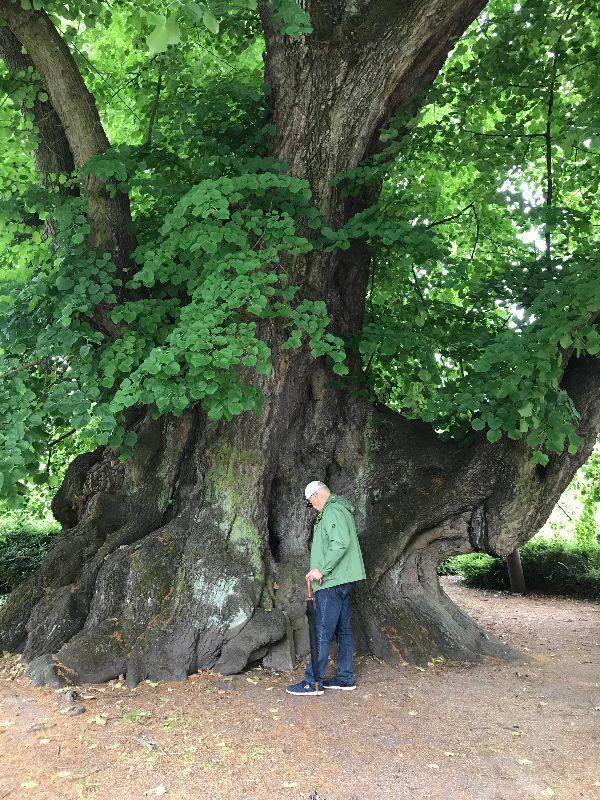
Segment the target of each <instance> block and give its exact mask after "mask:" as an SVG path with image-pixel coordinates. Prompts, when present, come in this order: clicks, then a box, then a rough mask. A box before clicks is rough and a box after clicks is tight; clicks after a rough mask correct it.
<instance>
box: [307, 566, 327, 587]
mask: <svg viewBox="0 0 600 800" xmlns="http://www.w3.org/2000/svg"><path fill="white" fill-rule="evenodd" d="M309 578H310V579H311V581H319V583H323V575H322V574H321V571H320V570H318V569H317V568H316V567H313V569H311V571H310V572H307V573H306V579H307V580H308V579H309Z"/></svg>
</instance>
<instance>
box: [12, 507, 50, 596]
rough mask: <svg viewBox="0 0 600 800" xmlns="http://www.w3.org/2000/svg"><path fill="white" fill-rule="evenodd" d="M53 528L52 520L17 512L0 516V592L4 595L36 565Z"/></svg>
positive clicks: (47, 545) (40, 558) (39, 561)
mask: <svg viewBox="0 0 600 800" xmlns="http://www.w3.org/2000/svg"><path fill="white" fill-rule="evenodd" d="M57 532H58V524H57V523H56V522H52V521H47V520H35V519H26V518H21V517H20V515H19V514H11V515H7V516H5V517H3V518H1V519H0V595H7V594H8V593H9V592H11V591H12V590H13V589H14V588H15V587H16V586H18V585H19V584H20V583H21V582H22V581H24V580H25V578H27V577H28V576H29V575H30V574H31V573H32V572H34V571H35V570H36V569H37V568H38V567H39V565H40V564H41V562H42V559H43V557H44V555H45V554H46V551H47V550H48V547H49V546H50V543H51V542H52V539H53V538H54V536H55V535H56V533H57ZM0 602H1V601H0Z"/></svg>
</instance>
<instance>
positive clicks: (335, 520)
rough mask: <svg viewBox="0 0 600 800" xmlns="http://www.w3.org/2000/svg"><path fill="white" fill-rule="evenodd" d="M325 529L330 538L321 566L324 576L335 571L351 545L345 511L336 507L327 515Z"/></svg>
mask: <svg viewBox="0 0 600 800" xmlns="http://www.w3.org/2000/svg"><path fill="white" fill-rule="evenodd" d="M325 531H326V533H327V538H328V539H329V546H328V547H327V548H326V549H325V552H324V554H323V556H324V558H323V564H322V566H321V567H320V570H321V572H322V573H323V577H324V578H326V577H327V576H328V575H330V574H331V572H333V570H334V569H335V567H336V566H337V564H338V563H339V561H340V559H341V558H342V556H343V555H344V553H345V552H346V550H347V549H348V548H349V547H350V529H349V526H348V520H347V519H346V517H345V515H344V512H343V511H338V510H337V509H336V510H335V511H332V512H330V514H328V515H327V519H326V520H325Z"/></svg>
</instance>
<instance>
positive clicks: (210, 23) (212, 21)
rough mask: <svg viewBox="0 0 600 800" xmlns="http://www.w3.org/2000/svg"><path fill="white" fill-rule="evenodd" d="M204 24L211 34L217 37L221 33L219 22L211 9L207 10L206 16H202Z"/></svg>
mask: <svg viewBox="0 0 600 800" xmlns="http://www.w3.org/2000/svg"><path fill="white" fill-rule="evenodd" d="M202 22H203V23H204V24H205V26H206V27H207V28H208V30H209V31H210V32H211V33H214V34H215V35H216V34H217V33H218V32H219V21H218V19H217V18H216V17H215V15H214V14H213V12H212V11H211V10H210V8H207V9H206V11H205V12H204V14H203V15H202Z"/></svg>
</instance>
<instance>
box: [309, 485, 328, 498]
mask: <svg viewBox="0 0 600 800" xmlns="http://www.w3.org/2000/svg"><path fill="white" fill-rule="evenodd" d="M326 488H327V487H326V486H325V484H324V483H323V482H322V481H311V482H310V483H309V484H308V485H307V487H306V489H305V490H304V496H305V497H306V499H307V500H308V498H309V497H310V496H311V495H312V494H314V493H315V492H318V491H319V489H326Z"/></svg>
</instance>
